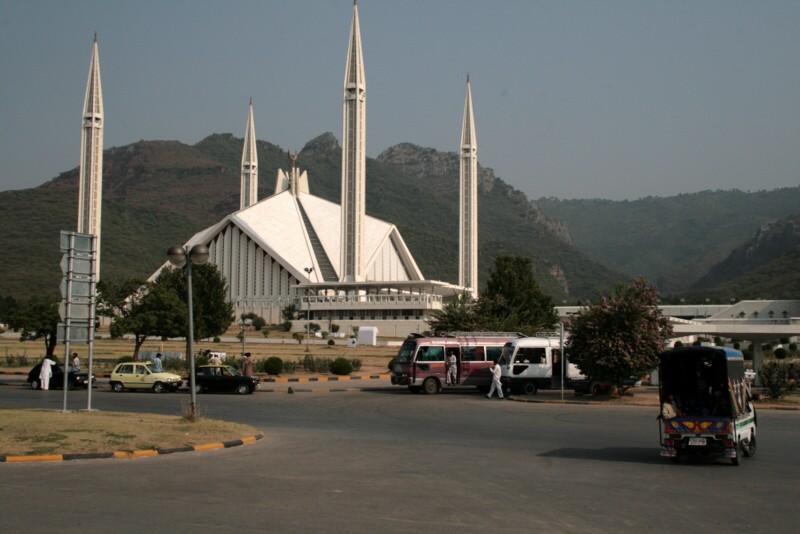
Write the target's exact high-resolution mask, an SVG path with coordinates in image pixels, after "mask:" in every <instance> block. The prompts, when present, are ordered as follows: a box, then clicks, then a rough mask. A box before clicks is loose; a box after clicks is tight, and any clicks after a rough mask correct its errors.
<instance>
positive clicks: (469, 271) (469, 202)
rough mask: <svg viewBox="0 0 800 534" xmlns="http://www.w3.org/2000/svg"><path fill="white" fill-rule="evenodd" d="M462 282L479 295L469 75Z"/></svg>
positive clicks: (462, 155)
mask: <svg viewBox="0 0 800 534" xmlns="http://www.w3.org/2000/svg"><path fill="white" fill-rule="evenodd" d="M459 183H460V187H459V215H460V217H459V239H458V285H460V286H462V287H464V288H465V289H467V290H468V291H469V292H470V293H471V294H472V297H473V298H477V297H478V141H477V139H476V137H475V117H474V115H473V113H472V90H471V89H470V83H469V76H467V96H466V98H465V100H464V119H463V121H462V123H461V149H460V150H459Z"/></svg>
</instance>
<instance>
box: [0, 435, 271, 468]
mask: <svg viewBox="0 0 800 534" xmlns="http://www.w3.org/2000/svg"><path fill="white" fill-rule="evenodd" d="M263 437H264V434H256V435H254V436H247V437H244V438H241V439H234V440H231V441H221V442H217V443H206V444H203V445H188V446H186V447H173V448H169V449H144V450H134V451H113V452H93V453H65V454H42V455H27V456H25V455H22V456H14V455H9V454H0V462H5V463H25V462H66V461H70V460H99V459H109V458H114V459H125V460H134V459H137V458H151V457H153V456H164V455H167V454H175V453H180V452H202V451H210V450H215V449H230V448H231V447H242V446H245V445H252V444H253V443H255V442H256V441H258V440H260V439H262V438H263Z"/></svg>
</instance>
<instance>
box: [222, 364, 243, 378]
mask: <svg viewBox="0 0 800 534" xmlns="http://www.w3.org/2000/svg"><path fill="white" fill-rule="evenodd" d="M225 369H226V370H227V371H228V373H230V374H231V376H239V375H240V374H242V373H240V372H239V371H237V370H236V368H235V367H231V366H230V365H226V366H225Z"/></svg>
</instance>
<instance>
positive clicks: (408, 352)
mask: <svg viewBox="0 0 800 534" xmlns="http://www.w3.org/2000/svg"><path fill="white" fill-rule="evenodd" d="M416 348H417V344H416V343H414V342H413V341H404V342H403V345H402V346H401V347H400V352H398V353H397V356H395V358H394V362H395V363H409V362H410V361H411V358H412V357H413V356H414V349H416Z"/></svg>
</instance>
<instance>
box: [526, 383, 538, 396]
mask: <svg viewBox="0 0 800 534" xmlns="http://www.w3.org/2000/svg"><path fill="white" fill-rule="evenodd" d="M537 391H539V388H537V387H536V382H534V381H533V380H526V381H525V382H523V384H522V393H523V394H525V395H536V392H537Z"/></svg>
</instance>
